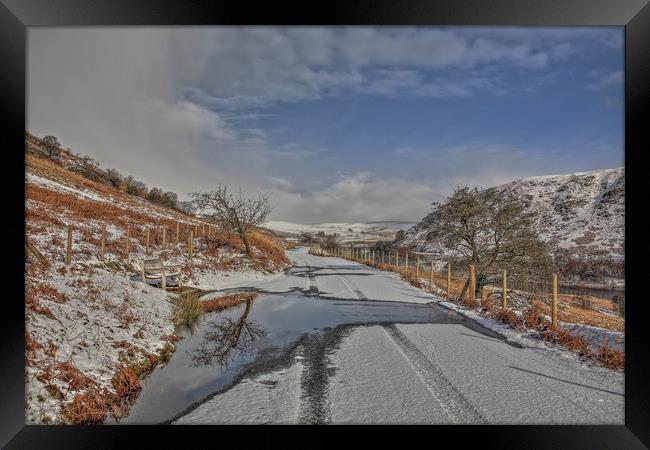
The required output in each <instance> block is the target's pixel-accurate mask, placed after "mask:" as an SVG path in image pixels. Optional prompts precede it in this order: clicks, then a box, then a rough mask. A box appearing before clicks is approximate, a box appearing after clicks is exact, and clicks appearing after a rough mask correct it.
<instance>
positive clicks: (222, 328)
mask: <svg viewBox="0 0 650 450" xmlns="http://www.w3.org/2000/svg"><path fill="white" fill-rule="evenodd" d="M252 305H253V300H252V299H249V300H246V309H245V310H244V314H242V315H241V317H239V318H238V319H236V320H233V319H231V318H230V317H218V318H216V319H215V320H211V321H210V322H208V323H207V324H205V326H204V328H205V330H204V331H203V338H202V342H201V344H200V345H199V347H198V348H197V349H195V350H194V352H193V355H192V359H193V361H194V364H195V365H199V366H211V365H214V364H218V365H220V366H227V365H228V362H229V361H230V360H233V359H235V358H238V357H242V356H245V355H246V354H248V353H250V352H251V351H252V344H253V342H255V341H256V340H257V339H258V338H261V337H264V336H266V334H267V331H266V328H264V327H263V326H262V325H259V324H258V323H256V322H254V321H251V320H249V319H248V315H249V314H250V311H251V307H252Z"/></svg>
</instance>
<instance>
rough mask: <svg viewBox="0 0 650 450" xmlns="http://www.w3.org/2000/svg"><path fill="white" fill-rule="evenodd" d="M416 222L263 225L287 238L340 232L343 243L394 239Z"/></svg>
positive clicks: (277, 222)
mask: <svg viewBox="0 0 650 450" xmlns="http://www.w3.org/2000/svg"><path fill="white" fill-rule="evenodd" d="M414 224H415V222H397V221H385V222H367V223H336V222H333V223H319V224H307V225H306V224H300V223H293V222H281V221H269V222H266V223H265V224H264V225H263V227H264V228H267V229H269V230H272V231H274V232H275V233H276V234H278V235H279V236H282V237H286V238H289V239H291V238H293V239H297V238H298V237H299V236H300V235H301V234H302V233H308V234H311V235H316V234H317V233H319V232H323V233H325V234H334V233H336V234H338V235H339V236H341V242H342V243H351V242H375V241H392V240H393V239H395V234H396V233H397V232H398V231H399V230H407V229H409V228H410V227H412V226H413V225H414Z"/></svg>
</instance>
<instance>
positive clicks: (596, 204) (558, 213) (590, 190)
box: [398, 167, 625, 258]
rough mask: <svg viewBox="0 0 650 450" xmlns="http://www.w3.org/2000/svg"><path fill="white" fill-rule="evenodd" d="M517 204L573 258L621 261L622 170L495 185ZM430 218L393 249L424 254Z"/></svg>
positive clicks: (548, 239) (545, 235) (542, 233)
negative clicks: (604, 257) (600, 255)
mask: <svg viewBox="0 0 650 450" xmlns="http://www.w3.org/2000/svg"><path fill="white" fill-rule="evenodd" d="M496 189H497V190H499V191H502V192H504V193H505V192H511V193H513V194H514V195H515V196H516V197H518V198H520V199H521V200H523V202H524V204H525V205H526V208H528V210H529V211H531V212H533V213H534V215H535V217H536V220H535V227H536V229H537V231H538V232H539V235H540V237H541V238H542V239H543V240H544V241H546V242H548V243H549V244H550V245H551V246H553V247H562V248H566V249H571V250H572V251H573V252H574V253H575V255H576V256H579V257H588V256H592V255H594V254H597V253H599V252H606V253H607V254H608V256H611V257H614V258H623V257H624V231H625V170H624V168H623V167H619V168H616V169H606V170H595V171H591V172H579V173H573V174H569V175H549V176H539V177H530V178H523V179H521V180H517V181H513V182H511V183H507V184H503V185H500V186H496ZM432 220H433V216H432V214H428V215H427V216H426V217H425V218H424V219H422V221H421V222H419V223H418V224H417V225H415V226H413V227H412V228H410V229H409V230H408V231H407V232H406V235H405V238H404V239H403V240H401V241H400V242H399V243H398V245H399V246H400V247H415V248H417V249H418V250H419V251H428V250H430V249H431V247H430V244H429V243H427V242H426V235H427V233H428V231H429V228H430V225H431V221H432Z"/></svg>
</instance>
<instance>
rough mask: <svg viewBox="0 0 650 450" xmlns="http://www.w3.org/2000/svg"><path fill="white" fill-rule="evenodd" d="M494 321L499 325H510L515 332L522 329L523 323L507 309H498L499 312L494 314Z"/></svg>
mask: <svg viewBox="0 0 650 450" xmlns="http://www.w3.org/2000/svg"><path fill="white" fill-rule="evenodd" d="M496 320H497V321H499V322H501V323H505V324H507V325H510V326H511V327H512V328H514V329H516V330H517V329H521V328H523V322H522V321H521V319H520V318H519V316H517V314H515V313H514V312H513V311H511V310H509V309H499V311H498V312H497V313H496Z"/></svg>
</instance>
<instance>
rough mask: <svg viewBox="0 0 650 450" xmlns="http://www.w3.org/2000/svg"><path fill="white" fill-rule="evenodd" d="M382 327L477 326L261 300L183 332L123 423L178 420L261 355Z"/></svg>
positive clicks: (439, 315)
mask: <svg viewBox="0 0 650 450" xmlns="http://www.w3.org/2000/svg"><path fill="white" fill-rule="evenodd" d="M375 322H382V323H387V322H390V323H441V324H449V323H462V324H463V325H465V326H471V325H470V324H469V323H468V322H467V321H463V322H461V320H460V319H459V316H457V315H456V314H455V313H451V314H450V313H449V312H448V311H446V310H444V309H442V308H439V307H432V306H429V305H418V304H407V303H391V302H377V301H346V300H325V299H321V298H317V297H309V296H305V295H302V294H298V293H289V294H259V295H258V297H257V299H256V300H254V301H252V302H249V303H243V304H241V305H239V306H238V307H235V308H231V309H229V310H226V311H221V312H214V313H209V314H205V315H204V316H203V317H202V318H201V319H200V322H199V323H198V325H197V326H196V328H195V330H194V332H193V333H190V332H189V331H184V332H181V333H180V334H182V335H183V336H184V339H183V340H182V341H180V342H178V343H177V344H176V345H177V350H176V352H175V353H174V354H173V356H172V358H171V360H170V361H169V363H168V364H167V365H166V366H164V367H161V368H157V369H156V370H154V371H153V372H152V373H151V374H150V375H149V376H148V377H147V378H146V379H145V380H143V381H142V385H143V389H142V391H141V393H140V396H139V397H138V399H137V401H136V403H135V404H134V405H133V407H132V408H131V413H130V415H129V416H128V417H127V418H125V419H123V420H122V421H120V423H132V424H138V423H141V424H145V423H160V422H163V421H165V420H168V419H170V418H172V417H174V416H175V415H177V414H178V413H180V412H181V411H183V410H184V409H185V408H187V407H188V406H190V405H191V404H193V403H194V402H196V401H199V400H202V399H204V398H205V397H207V396H208V395H210V394H211V393H213V392H215V391H218V390H220V389H223V388H224V387H225V386H227V385H228V384H229V383H231V382H232V380H233V379H234V378H235V377H236V376H237V374H238V373H239V372H240V371H241V370H242V369H243V367H244V366H245V365H247V364H249V363H251V362H253V361H254V359H255V356H256V355H257V354H258V353H259V352H260V351H261V350H265V349H269V348H273V347H275V348H283V347H285V346H287V345H289V344H291V343H292V342H295V341H297V340H298V339H299V338H300V337H301V336H303V335H304V334H305V333H314V332H318V330H322V329H324V328H334V327H336V326H338V325H344V324H367V323H375ZM477 327H478V328H480V327H479V326H478V325H477ZM485 331H486V330H480V332H482V333H484V334H485Z"/></svg>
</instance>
